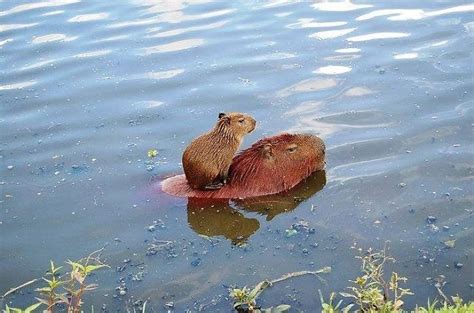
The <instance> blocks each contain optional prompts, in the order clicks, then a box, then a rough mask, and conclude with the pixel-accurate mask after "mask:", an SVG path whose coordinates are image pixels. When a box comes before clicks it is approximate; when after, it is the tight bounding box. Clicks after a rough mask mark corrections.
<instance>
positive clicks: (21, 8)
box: [0, 0, 80, 16]
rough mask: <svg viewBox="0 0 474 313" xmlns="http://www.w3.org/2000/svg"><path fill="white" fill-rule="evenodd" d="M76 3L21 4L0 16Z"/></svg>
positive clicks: (72, 0)
mask: <svg viewBox="0 0 474 313" xmlns="http://www.w3.org/2000/svg"><path fill="white" fill-rule="evenodd" d="M77 2H80V0H51V1H44V2H34V3H28V4H21V5H18V6H16V7H13V8H11V9H9V10H6V11H0V16H5V15H9V14H15V13H20V12H25V11H29V10H34V9H39V8H46V7H56V6H63V5H68V4H72V3H77Z"/></svg>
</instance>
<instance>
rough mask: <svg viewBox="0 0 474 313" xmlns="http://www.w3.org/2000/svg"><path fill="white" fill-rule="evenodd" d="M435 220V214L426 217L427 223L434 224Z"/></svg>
mask: <svg viewBox="0 0 474 313" xmlns="http://www.w3.org/2000/svg"><path fill="white" fill-rule="evenodd" d="M437 220H438V218H436V217H435V216H432V215H429V216H428V217H427V218H426V222H427V223H428V224H434V223H435V222H436V221H437Z"/></svg>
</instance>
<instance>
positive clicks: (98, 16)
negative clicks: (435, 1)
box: [67, 13, 109, 23]
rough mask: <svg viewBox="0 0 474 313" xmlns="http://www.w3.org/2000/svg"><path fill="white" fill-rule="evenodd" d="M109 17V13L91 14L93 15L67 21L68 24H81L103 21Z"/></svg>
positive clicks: (84, 15)
mask: <svg viewBox="0 0 474 313" xmlns="http://www.w3.org/2000/svg"><path fill="white" fill-rule="evenodd" d="M108 17H109V13H93V14H81V15H76V16H74V17H71V18H70V19H68V20H67V21H68V22H70V23H83V22H91V21H98V20H105V19H107V18H108Z"/></svg>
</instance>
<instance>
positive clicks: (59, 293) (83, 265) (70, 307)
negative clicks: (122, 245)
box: [4, 250, 109, 313]
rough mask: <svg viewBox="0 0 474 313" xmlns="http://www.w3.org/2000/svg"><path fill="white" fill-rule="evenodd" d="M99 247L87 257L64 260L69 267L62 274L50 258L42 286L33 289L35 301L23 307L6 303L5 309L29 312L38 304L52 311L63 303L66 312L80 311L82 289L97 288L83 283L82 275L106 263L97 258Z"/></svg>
mask: <svg viewBox="0 0 474 313" xmlns="http://www.w3.org/2000/svg"><path fill="white" fill-rule="evenodd" d="M101 251H102V250H98V251H95V252H93V253H92V254H90V255H89V256H88V257H87V258H83V259H80V260H79V261H76V262H73V261H71V260H68V261H67V262H66V264H68V265H69V266H70V267H71V269H70V271H69V272H67V273H65V274H64V275H63V276H61V275H60V274H59V271H60V270H61V269H62V266H60V267H56V266H55V265H54V262H53V261H50V269H49V271H48V272H47V273H46V275H45V276H44V277H42V280H43V281H44V282H45V283H46V285H45V286H43V287H40V288H36V289H35V291H36V292H38V293H39V297H37V298H36V300H38V302H37V303H34V304H33V305H31V306H29V307H28V308H26V309H19V308H11V307H8V305H7V306H6V308H5V312H6V313H10V312H11V313H17V312H18V313H21V312H25V313H28V312H33V310H35V309H37V308H38V307H40V306H42V305H43V306H46V309H45V311H47V312H54V309H55V307H56V305H58V304H64V305H65V306H66V309H67V312H68V313H78V312H81V306H82V297H83V295H84V293H85V292H87V291H91V290H94V289H96V288H97V285H96V284H86V278H87V277H89V276H90V275H91V273H93V272H95V271H96V270H98V269H100V268H104V267H109V266H108V265H105V264H103V263H102V262H101V261H100V258H99V253H100V252H101ZM35 281H36V280H32V281H31V282H29V283H33V282H35ZM29 283H26V284H23V285H21V286H20V287H18V288H14V289H12V290H10V291H9V292H8V293H6V294H5V295H4V297H5V296H6V295H8V294H10V293H12V292H14V291H16V290H18V289H19V288H22V287H24V286H26V285H28V284H29Z"/></svg>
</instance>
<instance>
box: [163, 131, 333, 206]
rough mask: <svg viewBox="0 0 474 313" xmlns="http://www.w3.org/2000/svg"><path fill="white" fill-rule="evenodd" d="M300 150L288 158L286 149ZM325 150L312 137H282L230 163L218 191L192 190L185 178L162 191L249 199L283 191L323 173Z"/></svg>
mask: <svg viewBox="0 0 474 313" xmlns="http://www.w3.org/2000/svg"><path fill="white" fill-rule="evenodd" d="M291 144H296V145H298V147H299V148H300V150H299V151H297V153H295V154H293V155H290V154H288V153H287V152H286V150H285V149H286V148H287V147H288V146H289V145H291ZM324 159H325V146H324V143H323V141H322V140H321V139H320V138H318V137H316V136H312V135H304V134H294V135H293V134H281V135H277V136H273V137H269V138H264V139H261V140H259V141H258V142H256V143H255V144H253V145H252V146H251V147H250V148H248V149H246V150H244V151H242V152H240V153H239V154H238V155H237V156H236V157H234V159H233V160H232V165H231V166H230V169H229V182H228V184H227V185H225V186H224V187H222V188H221V189H220V190H215V191H202V190H194V189H192V188H191V186H190V185H189V184H188V182H187V181H186V178H185V176H184V175H178V176H174V177H171V178H168V179H166V180H164V181H163V182H162V183H161V187H162V190H163V191H164V192H166V193H168V194H171V195H175V196H179V197H196V198H234V199H235V198H249V197H256V196H262V195H268V194H275V193H279V192H282V191H286V190H288V189H290V188H292V187H294V186H295V185H297V184H298V183H299V182H301V181H302V180H303V179H305V178H306V177H308V176H309V175H311V173H313V172H315V171H317V170H322V169H324V165H325V161H324Z"/></svg>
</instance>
